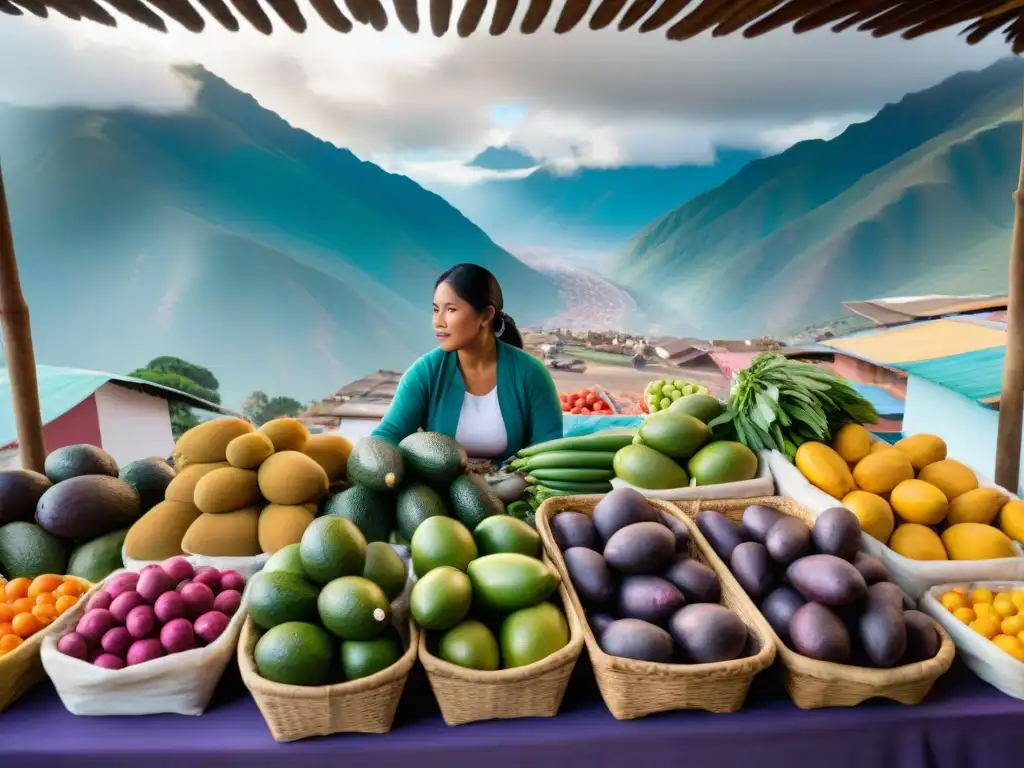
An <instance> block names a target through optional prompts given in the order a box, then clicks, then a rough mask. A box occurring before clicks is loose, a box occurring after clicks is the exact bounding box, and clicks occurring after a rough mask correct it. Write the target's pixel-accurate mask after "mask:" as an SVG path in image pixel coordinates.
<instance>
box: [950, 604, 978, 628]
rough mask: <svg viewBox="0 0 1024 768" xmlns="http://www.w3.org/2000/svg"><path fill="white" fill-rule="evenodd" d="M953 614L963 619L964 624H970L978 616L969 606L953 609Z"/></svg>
mask: <svg viewBox="0 0 1024 768" xmlns="http://www.w3.org/2000/svg"><path fill="white" fill-rule="evenodd" d="M953 615H954V616H956V618H957V619H958V620H960V621H962V622H963V623H964V624H970V623H971V622H972V621H974V620H975V619H976V618H977V616H975V615H974V611H972V610H971V609H970V608H967V607H966V606H965V607H963V608H957V609H956V610H955V611H953Z"/></svg>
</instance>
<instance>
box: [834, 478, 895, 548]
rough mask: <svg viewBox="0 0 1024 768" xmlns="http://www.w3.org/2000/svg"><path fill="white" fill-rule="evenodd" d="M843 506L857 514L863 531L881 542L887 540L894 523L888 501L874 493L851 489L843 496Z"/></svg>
mask: <svg viewBox="0 0 1024 768" xmlns="http://www.w3.org/2000/svg"><path fill="white" fill-rule="evenodd" d="M843 506H844V507H846V508H847V509H848V510H850V511H851V512H853V514H855V515H856V516H857V519H858V520H859V521H860V529H861V530H862V531H864V533H866V534H867V535H868V536H871V537H873V538H876V539H878V540H879V541H880V542H882V543H883V544H885V543H886V542H887V541H889V537H890V536H892V531H893V527H894V526H895V525H896V521H895V519H894V518H893V514H892V507H890V506H889V502H887V501H886V500H885V499H883V498H882V497H881V496H879V495H877V494H874V493H868V492H867V491H851V492H850V493H848V494H846V495H845V496H844V497H843Z"/></svg>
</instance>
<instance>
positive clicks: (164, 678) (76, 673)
mask: <svg viewBox="0 0 1024 768" xmlns="http://www.w3.org/2000/svg"><path fill="white" fill-rule="evenodd" d="M190 559H191V558H190ZM126 570H133V569H126ZM117 573H123V571H115V572H114V573H113V574H111V576H113V575H115V574H117ZM108 578H110V577H108ZM100 588H102V585H100ZM96 591H98V590H96V589H93V590H90V593H89V596H90V597H91V596H92V594H95V592H96ZM248 602H249V585H248V584H246V588H245V592H244V593H243V594H242V604H241V605H240V606H239V608H238V611H236V612H235V615H234V616H232V617H231V622H230V623H229V624H228V627H227V629H225V630H224V634H222V635H221V636H220V637H218V638H217V639H216V640H215V641H214V642H213V643H211V644H210V645H207V646H206V647H204V648H194V649H193V650H191V651H184V652H183V653H175V654H171V655H169V656H163V657H161V658H159V659H153V660H152V661H147V662H145V663H143V664H139V665H137V666H134V667H125V668H124V669H117V670H113V669H103V668H102V667H97V666H94V665H93V664H90V663H89V662H87V661H81V660H79V659H75V658H72V657H70V656H66V655H64V654H63V653H61V652H60V651H58V650H57V641H58V640H59V639H60V638H61V637H62V636H64V635H65V634H67V633H68V632H71V631H72V630H73V629H74V628H75V625H77V624H78V620H79V619H80V618H81V617H82V615H83V614H84V613H85V606H86V605H87V603H88V598H85V599H83V600H80V601H79V602H78V604H77V605H75V606H74V607H73V608H72V609H71V610H69V611H68V612H67V613H65V614H64V615H63V616H61V617H60V618H59V619H58V620H57V623H56V629H55V630H54V631H53V632H50V633H48V634H47V636H46V637H45V638H44V639H43V644H42V647H41V649H40V652H39V655H40V659H41V660H42V663H43V669H45V670H46V674H47V675H49V676H50V679H51V680H52V681H53V686H54V688H56V689H57V695H58V696H60V700H61V702H62V703H63V704H64V706H65V708H67V710H68V712H70V713H71V714H73V715H93V716H97V715H100V716H101V715H157V714H175V715H201V714H202V713H203V711H204V710H205V709H206V707H207V706H208V705H209V703H210V699H211V698H212V697H213V691H214V689H215V688H216V687H217V683H218V682H220V678H221V675H223V674H224V669H225V668H226V667H227V665H228V662H230V661H231V659H232V658H233V657H234V655H235V648H236V646H237V645H238V635H239V633H240V632H241V631H242V623H243V622H244V620H245V614H246V612H247V611H246V606H247V605H248Z"/></svg>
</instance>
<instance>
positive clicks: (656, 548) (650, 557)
mask: <svg viewBox="0 0 1024 768" xmlns="http://www.w3.org/2000/svg"><path fill="white" fill-rule="evenodd" d="M551 533H552V536H553V537H554V539H555V542H556V543H557V545H558V547H559V549H560V550H561V551H562V557H563V559H564V560H565V567H566V570H567V572H568V573H569V578H570V579H571V581H572V585H573V588H574V589H575V591H576V594H577V596H578V597H579V599H580V602H581V604H582V605H583V606H584V609H585V610H586V611H587V621H588V622H589V624H590V628H591V631H592V632H593V634H594V637H595V638H596V639H597V641H598V644H599V645H600V646H601V650H603V651H604V652H605V653H607V654H608V655H610V656H619V657H623V658H628V659H637V660H642V661H652V662H661V663H666V664H670V663H676V664H702V663H709V662H719V661H730V660H732V659H737V658H740V657H741V656H744V655H749V654H750V652H751V648H750V647H749V633H748V630H747V626H746V625H745V624H744V623H743V621H742V619H740V617H739V616H737V615H736V614H735V613H733V612H732V611H731V610H729V609H728V608H726V607H725V606H724V605H720V604H719V603H720V600H721V594H722V593H721V584H720V583H719V581H718V576H717V575H716V574H715V572H714V571H713V570H712V569H711V568H709V567H708V566H706V565H705V564H703V563H701V562H698V561H697V560H694V559H691V558H690V556H689V554H688V549H689V541H690V537H689V532H688V531H687V529H686V527H685V526H684V525H683V524H682V523H680V522H679V521H678V520H676V519H675V518H673V517H671V516H670V515H668V514H667V513H664V512H661V511H660V510H658V509H656V508H655V507H653V506H652V505H651V504H650V503H649V502H648V501H647V499H645V498H644V497H643V496H642V495H640V494H639V493H637V492H636V491H634V490H631V489H628V488H620V489H617V490H615V491H612V492H611V493H609V494H608V495H607V496H605V497H604V498H603V499H602V500H601V501H600V502H599V503H598V504H597V506H595V507H594V511H593V515H592V516H591V515H587V514H585V513H583V512H576V511H573V510H565V511H562V512H559V513H558V514H556V515H555V516H554V517H553V518H552V519H551Z"/></svg>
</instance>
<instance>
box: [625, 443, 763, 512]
mask: <svg viewBox="0 0 1024 768" xmlns="http://www.w3.org/2000/svg"><path fill="white" fill-rule="evenodd" d="M695 483H696V481H695V480H691V481H690V485H689V486H687V487H686V488H666V489H664V490H651V489H650V488H639V487H637V486H635V485H631V484H630V483H627V482H626V481H625V480H623V479H621V478H618V477H615V478H612V488H632V489H633V490H635V491H638V492H640V493H642V494H643V495H644V496H645V497H646V498H648V499H657V500H658V501H695V500H697V499H752V498H755V497H758V496H774V495H775V481H774V480H773V479H772V471H771V467H769V465H768V452H767V451H759V452H758V455H757V477H755V478H754V479H753V480H742V481H740V482H738V483H722V484H721V485H696V484H695Z"/></svg>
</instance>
